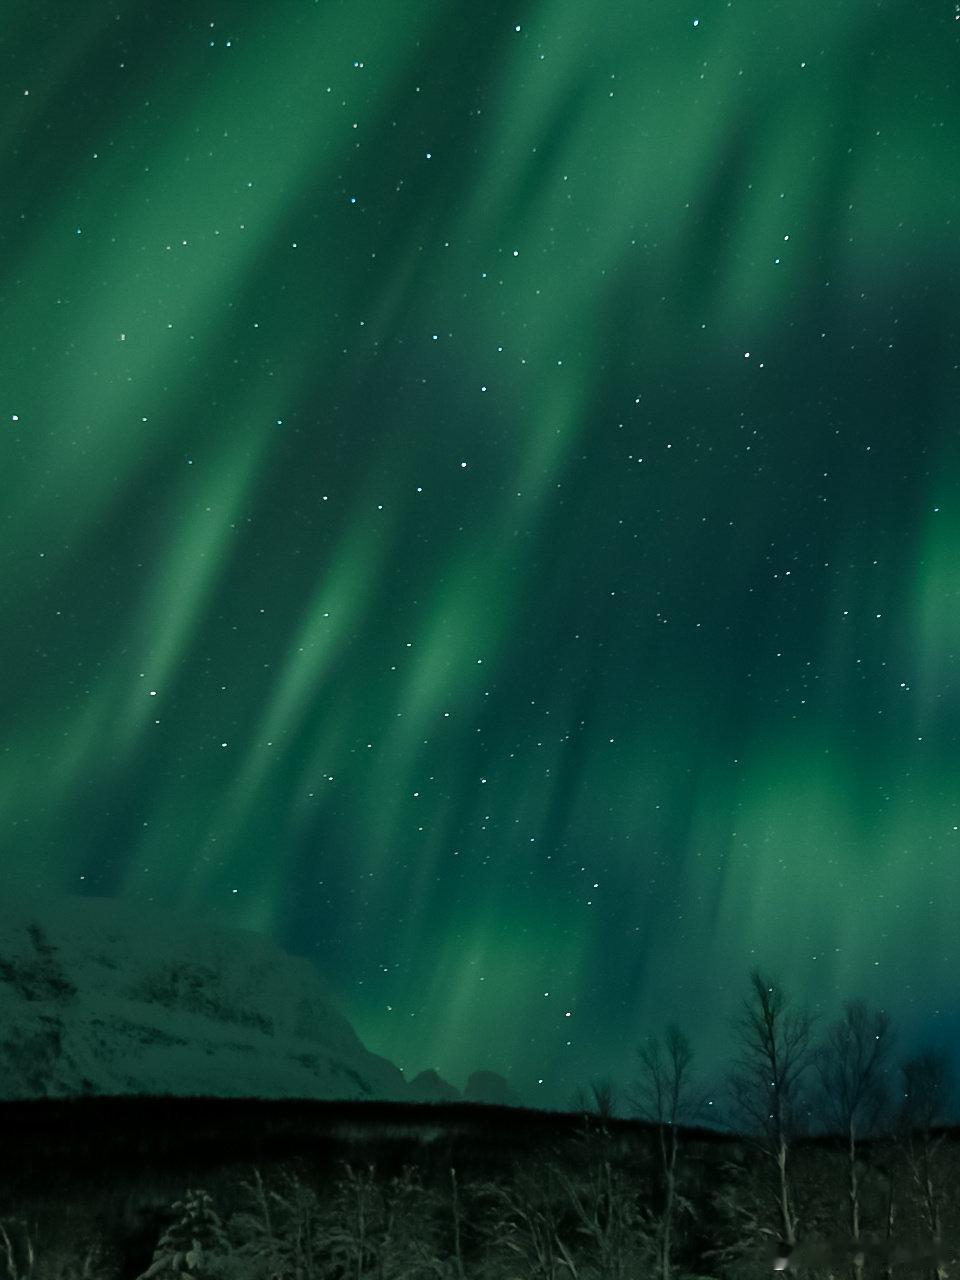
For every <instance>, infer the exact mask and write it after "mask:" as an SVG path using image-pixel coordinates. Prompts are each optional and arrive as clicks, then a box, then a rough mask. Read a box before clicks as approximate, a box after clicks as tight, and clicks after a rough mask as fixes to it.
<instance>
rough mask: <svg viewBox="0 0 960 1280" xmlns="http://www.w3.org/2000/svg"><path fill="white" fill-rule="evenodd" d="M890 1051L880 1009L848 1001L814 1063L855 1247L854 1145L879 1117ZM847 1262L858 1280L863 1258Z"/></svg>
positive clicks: (857, 1193)
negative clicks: (842, 1155) (837, 1144)
mask: <svg viewBox="0 0 960 1280" xmlns="http://www.w3.org/2000/svg"><path fill="white" fill-rule="evenodd" d="M892 1045H893V1031H892V1029H891V1025H890V1019H889V1017H888V1016H887V1014H886V1013H884V1012H883V1011H882V1010H880V1009H878V1010H875V1011H874V1012H871V1011H870V1010H869V1009H868V1007H867V1005H866V1002H865V1001H863V1000H848V1001H847V1002H846V1003H845V1004H844V1007H843V1015H842V1017H840V1018H839V1019H838V1020H837V1021H836V1022H834V1023H833V1024H832V1025H831V1027H830V1028H829V1030H828V1031H827V1035H826V1038H825V1040H824V1042H823V1043H822V1044H821V1045H819V1046H818V1048H817V1049H816V1051H815V1053H814V1057H813V1065H814V1069H815V1073H816V1077H817V1082H818V1086H819V1088H818V1092H819V1102H820V1104H821V1108H822V1111H823V1115H824V1118H825V1119H826V1121H827V1123H828V1124H829V1125H830V1126H831V1128H833V1129H834V1130H835V1131H836V1132H837V1133H838V1134H840V1135H841V1136H842V1137H843V1139H844V1141H845V1143H846V1150H847V1196H848V1200H849V1209H850V1239H851V1241H853V1242H854V1243H855V1244H856V1243H857V1242H859V1240H860V1182H859V1176H858V1165H857V1142H858V1140H859V1139H860V1138H862V1137H863V1136H864V1135H865V1134H867V1133H870V1132H871V1131H874V1130H875V1128H876V1123H877V1120H878V1119H879V1117H880V1115H881V1114H882V1111H883V1108H884V1105H885V1102H886V1092H885V1090H884V1083H883V1072H884V1068H885V1066H886V1063H887V1059H888V1057H889V1054H890V1050H891V1047H892ZM852 1259H853V1263H852V1265H853V1275H854V1277H855V1280H862V1277H863V1261H864V1260H863V1254H862V1252H861V1251H860V1250H857V1249H854V1250H853V1252H852Z"/></svg>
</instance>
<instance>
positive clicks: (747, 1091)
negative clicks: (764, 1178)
mask: <svg viewBox="0 0 960 1280" xmlns="http://www.w3.org/2000/svg"><path fill="white" fill-rule="evenodd" d="M813 1026H814V1020H813V1017H812V1016H811V1014H810V1013H809V1012H807V1011H806V1010H805V1009H800V1008H796V1007H794V1006H793V1005H791V1003H790V1001H789V1000H788V999H787V996H786V994H785V993H784V990H783V987H782V986H781V985H780V984H779V983H778V982H776V981H775V980H773V979H771V978H768V977H765V976H764V975H763V974H762V973H761V972H760V971H759V970H758V969H754V970H753V972H752V973H751V974H750V995H749V996H748V998H747V999H745V1000H744V1002H743V1009H742V1012H741V1013H740V1015H739V1016H737V1017H736V1018H735V1020H734V1031H735V1034H736V1037H737V1041H738V1048H739V1057H738V1059H737V1062H736V1065H735V1067H734V1069H733V1071H732V1072H731V1074H730V1076H729V1078H728V1082H727V1083H728V1093H729V1107H730V1113H731V1116H732V1117H733V1118H734V1120H735V1121H736V1123H737V1125H738V1127H739V1128H740V1129H741V1132H742V1134H743V1136H744V1137H745V1138H747V1139H749V1140H751V1141H752V1142H754V1143H755V1145H756V1146H757V1147H758V1148H759V1150H760V1151H762V1152H763V1153H764V1154H765V1155H766V1156H768V1157H769V1159H770V1160H771V1161H772V1162H773V1164H774V1167H775V1169H776V1179H775V1184H774V1186H775V1205H776V1215H777V1220H778V1224H779V1229H780V1233H781V1236H782V1239H783V1242H784V1244H786V1245H787V1246H792V1245H794V1244H796V1241H797V1226H798V1219H797V1210H796V1207H795V1205H794V1199H793V1193H792V1190H791V1183H790V1170H789V1155H790V1147H791V1143H792V1142H793V1140H794V1138H795V1137H796V1136H797V1135H798V1134H799V1133H800V1132H801V1131H802V1129H803V1127H804V1106H805V1103H806V1083H807V1082H806V1077H807V1073H808V1071H809V1068H810V1065H811V1061H812V1055H813V1045H812V1038H813Z"/></svg>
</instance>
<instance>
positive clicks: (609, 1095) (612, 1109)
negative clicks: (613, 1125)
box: [570, 1078, 617, 1124]
mask: <svg viewBox="0 0 960 1280" xmlns="http://www.w3.org/2000/svg"><path fill="white" fill-rule="evenodd" d="M570 1109H571V1110H572V1111H580V1112H582V1113H583V1115H584V1116H592V1117H594V1118H595V1119H597V1120H599V1121H600V1122H601V1124H604V1123H606V1121H607V1120H612V1119H613V1117H614V1116H615V1115H616V1111H617V1092H616V1086H615V1085H614V1083H613V1081H612V1080H610V1079H608V1078H604V1079H602V1080H591V1081H590V1084H589V1086H588V1087H587V1088H586V1089H585V1088H584V1087H583V1085H578V1087H577V1088H576V1089H575V1090H574V1093H573V1096H572V1098H571V1099H570Z"/></svg>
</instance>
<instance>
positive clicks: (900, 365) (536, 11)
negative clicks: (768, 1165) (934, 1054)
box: [0, 0, 960, 1105]
mask: <svg viewBox="0 0 960 1280" xmlns="http://www.w3.org/2000/svg"><path fill="white" fill-rule="evenodd" d="M958 9H960V6H957V5H954V4H953V3H952V2H950V0H947V2H944V0H936V2H935V3H930V4H927V5H924V6H922V12H921V10H920V9H918V7H917V6H916V4H914V3H912V2H911V0H850V2H849V3H845V4H836V3H834V2H833V0H830V2H829V3H828V2H827V0H810V2H809V3H806V4H803V5H796V4H793V3H789V4H788V3H786V2H785V0H704V3H702V4H701V3H700V0H641V2H638V0H629V2H627V0H608V3H607V4H606V5H604V6H602V7H601V8H599V9H598V7H597V6H595V5H584V4H582V3H581V2H580V0H515V2H514V3H513V4H511V5H507V4H504V3H502V2H501V0H491V3H489V4H480V5H465V4H458V3H453V2H452V0H447V3H442V2H441V0H403V3H402V4H401V3H396V4H390V3H384V0H349V3H344V2H338V0H314V2H313V3H311V2H310V0H275V2H271V4H269V5H255V4H246V3H237V0H231V2H230V3H227V2H226V0H204V3H202V4H198V3H196V0H190V2H187V0H164V2H163V3H159V2H156V3H154V2H153V0H111V3H110V4H106V3H103V2H102V0H89V3H86V4H83V5H72V4H68V3H65V2H63V0H59V2H57V0H44V2H42V3H41V0H11V3H8V4H7V5H6V6H5V7H4V21H3V32H2V34H0V73H2V74H0V85H2V89H0V98H2V109H0V477H2V490H3V500H2V504H0V506H2V511H0V528H2V538H0V607H2V611H3V627H2V632H0V636H2V659H0V724H2V733H0V860H2V862H0V867H2V874H3V877H4V878H5V879H6V880H7V882H8V883H13V882H16V881H19V880H22V881H23V882H24V884H25V885H29V886H30V887H31V888H32V889H36V888H37V887H39V888H40V889H41V890H43V891H44V892H47V891H49V892H50V893H51V894H62V893H76V892H80V893H91V894H106V895H111V896H112V895H116V896H119V897H122V898H129V899H134V900H137V901H139V902H143V903H149V904H152V905H154V906H155V908H156V910H157V912H158V913H162V912H163V911H164V910H165V909H167V910H169V909H173V908H178V909H189V910H190V911H193V912H200V913H205V914H206V915H208V916H209V918H210V919H211V920H214V921H216V922H217V923H218V924H221V925H228V924H234V925H238V926H242V927H245V928H252V929H255V930H258V931H261V932H263V933H266V934H268V935H269V936H271V937H273V938H274V939H276V940H277V941H278V942H279V943H281V944H282V945H283V946H284V947H285V948H287V949H289V950H291V951H294V952H296V953H298V954H302V955H306V956H309V957H310V958H312V959H313V960H315V961H316V963H317V965H318V966H319V968H320V970H321V971H322V973H323V974H324V975H325V977H326V979H327V980H328V982H329V984H330V987H331V990H332V991H333V992H334V993H335V996H336V999H337V1002H338V1004H339V1006H340V1008H341V1009H342V1010H343V1012H344V1013H345V1014H346V1015H347V1016H348V1017H349V1018H350V1020H351V1021H352V1023H353V1025H354V1026H355V1027H356V1029H357V1030H358V1032H359V1034H360V1035H361V1038H362V1039H363V1040H364V1041H365V1043H366V1044H367V1045H368V1047H369V1048H371V1049H373V1050H374V1051H376V1052H379V1053H382V1054H384V1055H385V1056H387V1057H389V1058H391V1059H392V1060H393V1061H394V1062H396V1063H397V1064H398V1065H399V1066H401V1067H402V1068H403V1069H404V1070H405V1072H406V1073H407V1075H408V1078H409V1077H410V1076H411V1075H412V1074H414V1073H415V1072H417V1071H419V1070H421V1069H423V1068H425V1067H428V1066H432V1067H435V1068H437V1069H438V1070H439V1071H440V1072H441V1074H443V1075H445V1076H446V1077H448V1078H449V1079H450V1080H451V1081H452V1082H453V1083H454V1084H456V1085H458V1086H460V1085H462V1084H463V1081H464V1079H465V1077H466V1075H467V1074H468V1073H469V1072H470V1071H472V1070H474V1069H477V1068H489V1069H492V1070H497V1071H501V1072H503V1073H504V1074H506V1075H507V1076H508V1077H509V1078H510V1080H511V1082H512V1083H513V1084H514V1086H515V1088H516V1089H517V1090H518V1092H519V1093H520V1094H521V1095H522V1096H523V1097H524V1098H525V1099H526V1100H529V1101H533V1102H535V1103H539V1104H541V1105H557V1104H562V1103H563V1102H565V1101H566V1099H568V1098H569V1096H570V1094H571V1092H572V1090H573V1088H574V1087H575V1086H576V1085H577V1084H579V1083H581V1082H583V1081H586V1080H588V1079H589V1078H590V1077H591V1076H592V1075H599V1074H607V1073H610V1074H613V1075H614V1076H615V1077H616V1078H618V1079H620V1080H622V1081H626V1080H627V1079H629V1076H630V1073H631V1071H632V1070H633V1064H634V1061H635V1048H636V1046H637V1044H638V1043H639V1042H640V1040H641V1038H642V1037H643V1036H644V1035H645V1034H647V1033H648V1032H650V1031H659V1030H662V1028H663V1026H664V1024H665V1023H666V1022H667V1021H669V1020H671V1019H677V1020H679V1021H680V1023H681V1025H682V1026H684V1028H685V1029H686V1030H687V1032H688V1033H689V1034H690V1036H691V1039H692V1041H693V1045H694V1048H695V1050H696V1051H697V1054H698V1059H699V1061H700V1063H701V1066H702V1067H703V1069H704V1070H705V1071H709V1070H711V1069H712V1068H713V1066H714V1065H715V1064H716V1063H719V1062H721V1061H722V1060H724V1059H725V1056H726V1052H727V1043H728V1024H729V1018H730V1015H731V1014H733V1013H735V1012H736V1009H737V1006H738V1003H739V1001H740V1000H741V998H742V997H743V996H744V995H745V994H746V989H747V974H748V971H749V969H750V967H751V965H755V964H759V965H761V966H762V967H763V968H765V969H767V970H769V971H770V972H772V973H774V974H775V975H778V976H779V977H780V978H781V979H782V980H783V982H784V983H785V984H786V986H787V988H788V990H789V991H790V992H791V993H793V994H795V995H797V996H799V997H802V998H803V999H804V1000H807V1001H809V1002H810V1003H811V1004H812V1005H813V1006H815V1007H818V1008H820V1009H821V1010H822V1011H823V1012H824V1014H825V1015H832V1014H833V1013H834V1012H835V1010H836V1007H837V1005H838V1002H839V1000H840V999H841V998H843V997H847V996H851V995H861V996H864V997H865V998H867V999H868V1000H870V1001H872V1002H875V1003H878V1004H880V1005H882V1006H883V1007H884V1008H886V1009H887V1010H888V1011H889V1012H890V1013H891V1014H892V1015H893V1017H894V1019H895V1021H896V1022H897V1024H898V1025H899V1027H900V1029H901V1032H902V1046H903V1047H904V1048H907V1049H909V1048H911V1047H914V1046H919V1045H926V1044H928V1043H930V1044H932V1043H948V1042H950V1041H951V1040H952V1039H955V1038H957V1036H958V1035H960V1005H958V1002H957V996H956V987H955V975H956V973H957V971H958V969H960V930H958V929H957V918H958V908H960V862H958V860H960V773H958V730H960V681H958V658H960V431H958V417H957V408H958V400H957V392H958V384H960V373H958V363H960V346H958V336H960V323H958V314H957V297H958V286H960V196H958V186H957V181H956V157H957V155H958V154H960V114H958V105H957V103H958V98H957V93H958V83H957V81H958V76H960V71H958V61H957V59H958V51H960V21H958V20H957V19H958Z"/></svg>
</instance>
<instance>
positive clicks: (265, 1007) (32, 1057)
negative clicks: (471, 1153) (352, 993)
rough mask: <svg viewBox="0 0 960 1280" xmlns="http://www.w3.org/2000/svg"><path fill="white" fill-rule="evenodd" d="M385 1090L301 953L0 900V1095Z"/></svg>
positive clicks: (157, 918)
mask: <svg viewBox="0 0 960 1280" xmlns="http://www.w3.org/2000/svg"><path fill="white" fill-rule="evenodd" d="M80 1093H98V1094H108V1093H174V1094H213V1095H219V1096H234V1097H236V1096H252V1097H307V1098H371V1099H374V1098H383V1099H386V1098H393V1099H405V1098H407V1097H408V1096H409V1086H408V1085H407V1084H406V1083H405V1081H404V1079H403V1075H402V1073H401V1072H400V1070H399V1069H398V1068H397V1067H395V1066H394V1065H393V1064H392V1063H390V1062H388V1061H387V1060H386V1059H385V1058H381V1057H378V1056H377V1055H376V1054H373V1053H370V1052H369V1051H368V1050H367V1049H365V1048H364V1046H363V1045H362V1044H361V1042H360V1040H359V1038H358V1037H357V1035H356V1033H355V1032H354V1031H353V1028H352V1027H351V1026H350V1024H349V1022H348V1021H347V1020H346V1018H344V1017H343V1016H342V1015H341V1014H339V1013H338V1012H337V1011H336V1010H335V1009H334V1008H333V1006H332V1004H331V1003H330V1001H329V997H328V995H327V992H326V990H325V988H324V985H323V982H322V980H321V978H320V975H319V973H318V972H317V970H316V969H315V968H314V967H313V965H311V964H310V962H309V961H307V960H304V959H300V958H297V957H294V956H290V955H286V954H285V953H283V952H282V951H280V950H279V949H278V948H277V947H276V946H275V945H274V944H273V943H272V942H270V941H269V940H268V939H267V938H265V937H262V936H261V935H259V934H255V933H250V932H247V931H243V930H237V929H217V928H210V927H208V926H207V925H206V924H205V923H204V922H203V921H199V920H195V919H191V918H190V917H188V916H176V915H170V914H168V913H165V912H163V913H161V912H160V911H159V910H158V909H150V908H145V907H141V906H136V905H131V904H128V903H125V902H122V901H120V900H117V899H107V898H81V897H70V898H62V899H59V900H39V899H38V900H36V901H33V902H31V901H30V900H29V899H24V898H20V899H18V900H15V901H13V900H3V901H0V1098H26V1097H37V1096H73V1095H76V1094H80Z"/></svg>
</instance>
